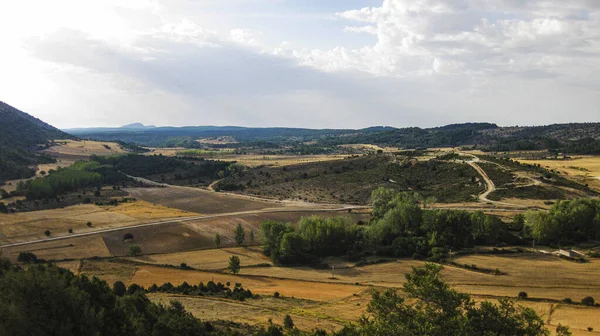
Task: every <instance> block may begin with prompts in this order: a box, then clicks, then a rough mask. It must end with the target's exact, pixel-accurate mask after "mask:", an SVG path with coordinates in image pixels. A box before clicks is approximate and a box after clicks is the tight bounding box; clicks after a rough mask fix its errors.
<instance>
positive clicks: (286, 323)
mask: <svg viewBox="0 0 600 336" xmlns="http://www.w3.org/2000/svg"><path fill="white" fill-rule="evenodd" d="M283 327H284V328H286V329H292V328H294V320H292V317H291V316H290V315H289V314H287V315H285V317H284V318H283Z"/></svg>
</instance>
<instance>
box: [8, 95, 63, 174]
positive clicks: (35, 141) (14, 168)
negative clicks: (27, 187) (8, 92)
mask: <svg viewBox="0 0 600 336" xmlns="http://www.w3.org/2000/svg"><path fill="white" fill-rule="evenodd" d="M71 138H73V137H72V136H71V135H69V134H66V133H64V132H62V131H60V130H58V129H56V128H54V127H52V126H50V125H48V124H46V123H44V122H43V121H41V120H39V119H36V118H34V117H32V116H31V115H29V114H27V113H24V112H22V111H19V110H17V109H15V108H13V107H12V106H10V105H8V104H5V103H3V102H0V184H2V181H5V180H12V179H19V178H27V177H31V176H33V174H34V173H35V170H33V169H31V168H30V167H29V166H30V165H34V164H38V163H50V162H55V160H54V159H53V158H51V157H48V156H44V155H40V154H35V153H34V152H33V151H34V150H36V149H38V148H37V146H38V145H42V146H43V147H42V148H46V146H47V145H48V144H49V141H50V140H55V139H71Z"/></svg>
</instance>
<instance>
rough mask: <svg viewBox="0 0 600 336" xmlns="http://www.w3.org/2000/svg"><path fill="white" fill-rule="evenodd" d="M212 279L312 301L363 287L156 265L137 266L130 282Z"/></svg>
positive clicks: (262, 292)
mask: <svg viewBox="0 0 600 336" xmlns="http://www.w3.org/2000/svg"><path fill="white" fill-rule="evenodd" d="M211 280H212V281H214V282H222V283H226V282H231V283H236V282H239V283H241V284H242V285H243V286H244V287H245V288H248V289H250V290H251V291H252V292H253V293H255V294H263V295H272V294H273V293H274V292H279V293H280V294H281V295H283V296H287V297H295V298H302V299H308V300H314V301H329V300H334V299H342V298H345V297H348V296H351V295H353V294H355V293H359V292H361V291H362V290H364V289H365V288H364V287H362V286H352V285H342V284H332V283H321V282H312V281H297V280H287V279H273V278H268V277H256V276H245V275H237V276H236V275H230V274H222V273H210V272H200V271H185V270H177V269H170V268H163V267H157V266H139V267H138V270H137V272H136V273H135V275H134V276H133V278H132V279H131V283H137V284H139V285H142V286H145V287H149V286H151V285H153V284H159V285H160V284H162V283H165V282H171V283H172V284H173V285H175V286H177V285H179V284H182V283H183V282H184V281H186V282H187V283H190V284H197V283H200V282H204V283H207V282H208V281H211Z"/></svg>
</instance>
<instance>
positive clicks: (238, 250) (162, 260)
mask: <svg viewBox="0 0 600 336" xmlns="http://www.w3.org/2000/svg"><path fill="white" fill-rule="evenodd" d="M231 256H237V257H239V258H240V261H241V264H242V265H243V266H250V265H257V264H265V263H266V264H270V263H271V260H269V258H267V257H265V256H264V255H263V254H262V249H261V248H260V247H232V248H222V249H213V250H201V251H190V252H180V253H169V254H155V255H148V256H141V257H136V258H130V259H132V260H135V261H141V262H145V263H152V264H158V265H162V264H169V265H175V266H179V265H180V264H181V263H186V264H187V265H188V266H190V267H193V268H197V269H202V270H225V269H226V268H227V266H228V265H229V257H231Z"/></svg>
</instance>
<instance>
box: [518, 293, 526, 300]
mask: <svg viewBox="0 0 600 336" xmlns="http://www.w3.org/2000/svg"><path fill="white" fill-rule="evenodd" d="M519 299H522V300H524V299H527V292H519Z"/></svg>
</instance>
